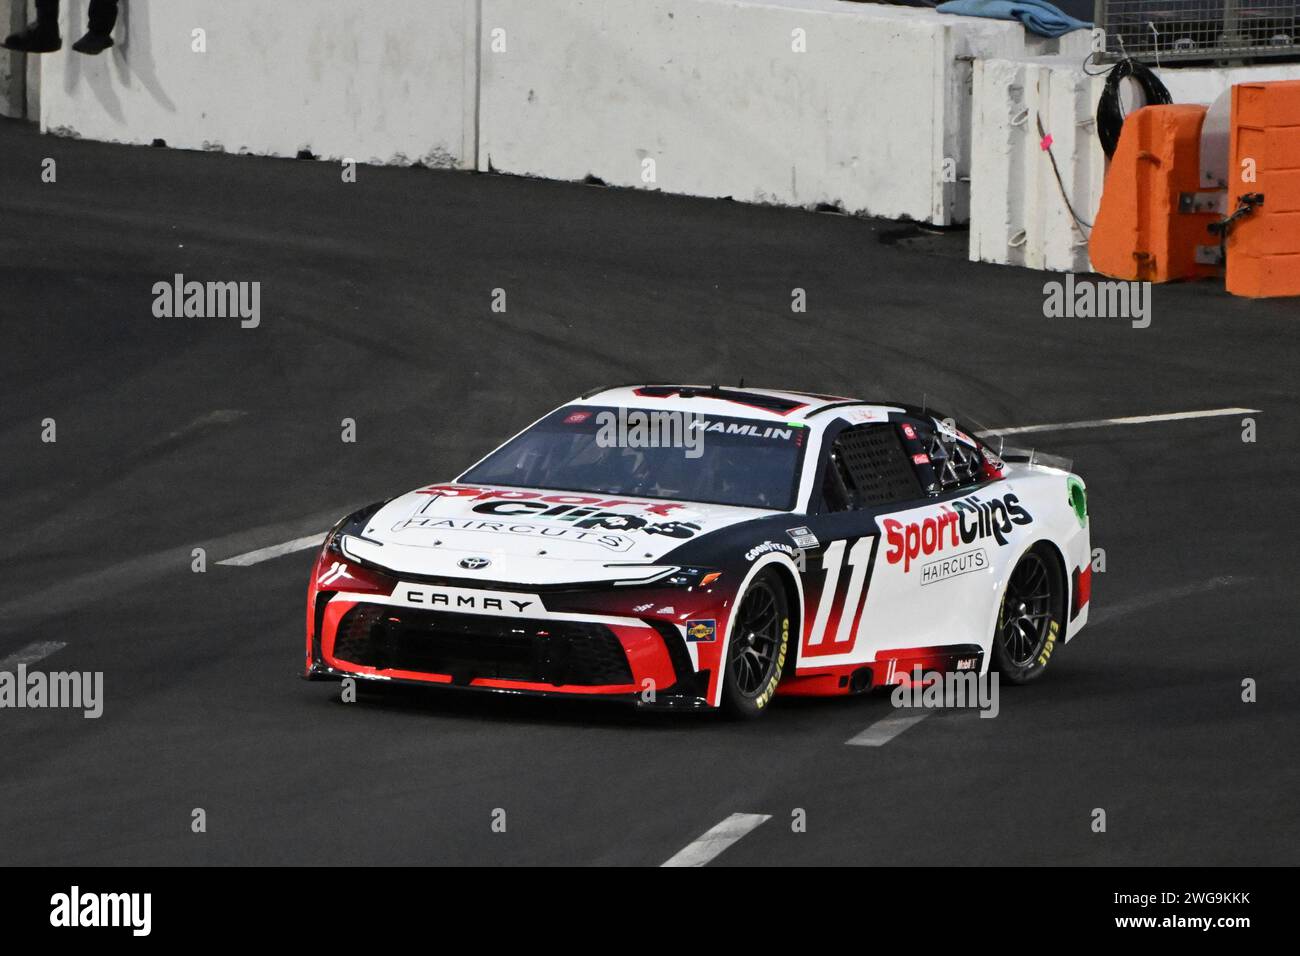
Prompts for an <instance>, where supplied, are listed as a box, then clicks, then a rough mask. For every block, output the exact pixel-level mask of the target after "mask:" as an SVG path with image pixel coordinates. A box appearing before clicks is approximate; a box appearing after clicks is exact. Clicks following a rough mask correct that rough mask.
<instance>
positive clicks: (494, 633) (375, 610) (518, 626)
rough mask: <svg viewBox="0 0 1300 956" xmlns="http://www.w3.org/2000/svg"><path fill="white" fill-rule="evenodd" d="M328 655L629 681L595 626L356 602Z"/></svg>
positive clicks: (489, 673) (386, 666)
mask: <svg viewBox="0 0 1300 956" xmlns="http://www.w3.org/2000/svg"><path fill="white" fill-rule="evenodd" d="M334 657H335V659H337V660H343V661H349V662H351V663H353V664H361V665H364V666H366V667H375V668H379V669H381V670H406V671H416V672H418V673H422V674H447V675H449V676H450V677H451V678H452V682H453V683H457V684H468V683H469V682H470V681H473V680H475V679H476V678H495V679H498V680H517V681H528V682H530V683H537V684H556V685H559V684H572V685H579V686H596V685H607V684H630V683H632V670H631V668H630V667H629V666H628V662H627V655H626V654H625V653H624V651H623V645H622V643H621V642H620V641H619V639H618V637H617V636H616V635H615V634H614V632H613V631H611V630H610V629H609V628H607V627H605V626H604V625H601V624H582V623H575V622H565V621H539V620H517V619H513V618H497V617H489V616H483V615H476V614H452V613H444V612H441V611H421V610H414V609H410V608H398V607H385V606H382V605H376V604H362V605H358V606H357V607H354V608H353V609H352V610H350V611H348V612H347V613H346V614H345V615H343V619H342V620H341V621H340V622H339V628H338V633H337V636H336V637H335V639H334Z"/></svg>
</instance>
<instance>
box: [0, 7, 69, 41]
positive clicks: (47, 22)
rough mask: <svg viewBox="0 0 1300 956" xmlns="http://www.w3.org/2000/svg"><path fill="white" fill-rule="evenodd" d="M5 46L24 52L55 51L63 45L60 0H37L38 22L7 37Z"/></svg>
mask: <svg viewBox="0 0 1300 956" xmlns="http://www.w3.org/2000/svg"><path fill="white" fill-rule="evenodd" d="M4 46H6V47H8V48H9V49H10V50H19V51H21V52H23V53H53V52H54V51H55V50H58V49H60V48H61V47H62V46H63V39H62V38H61V37H60V36H59V0H36V22H35V23H33V24H32V25H31V26H29V27H28V28H27V29H26V30H22V31H20V32H18V33H14V34H11V35H10V36H8V37H6V38H5V42H4Z"/></svg>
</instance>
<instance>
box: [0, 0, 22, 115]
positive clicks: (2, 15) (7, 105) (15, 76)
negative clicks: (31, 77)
mask: <svg viewBox="0 0 1300 956" xmlns="http://www.w3.org/2000/svg"><path fill="white" fill-rule="evenodd" d="M26 19H27V2H26V0H0V36H8V35H9V34H10V33H13V32H14V31H15V30H19V29H21V28H22V27H23V25H24V21H25V20H26ZM25 74H26V63H25V62H24V58H23V57H22V56H21V55H20V54H18V53H10V52H9V51H8V50H5V49H0V116H5V117H8V118H10V119H22V118H23V117H24V116H25V115H26V113H27V109H26V96H27V91H26V86H27V83H26V75H25Z"/></svg>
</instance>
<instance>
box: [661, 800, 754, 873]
mask: <svg viewBox="0 0 1300 956" xmlns="http://www.w3.org/2000/svg"><path fill="white" fill-rule="evenodd" d="M770 819H772V815H771V814H770V813H733V814H732V815H731V816H729V817H727V819H725V820H723V821H722V822H721V823H719V824H718V825H717V826H715V827H714V828H713V829H711V830H709V831H708V832H707V833H705V834H704V835H702V836H701V837H699V838H698V839H696V840H694V841H692V842H691V843H688V844H687V845H686V846H684V847H683V848H682V849H681V850H679V851H678V852H677V853H675V854H674V855H673V857H672V858H671V859H669V860H667V861H666V862H664V863H662V864H660V865H661V866H704V865H705V864H706V863H708V862H709V861H710V860H712V859H714V858H715V857H716V856H717V855H718V854H719V853H721V852H722V851H723V850H725V849H727V847H729V846H731V845H732V844H733V843H735V842H736V841H737V840H739V839H740V838H741V837H743V836H744V835H745V834H746V833H748V832H749V831H751V830H753V829H754V828H755V827H757V826H759V825H761V824H763V823H766V822H767V821H768V820H770Z"/></svg>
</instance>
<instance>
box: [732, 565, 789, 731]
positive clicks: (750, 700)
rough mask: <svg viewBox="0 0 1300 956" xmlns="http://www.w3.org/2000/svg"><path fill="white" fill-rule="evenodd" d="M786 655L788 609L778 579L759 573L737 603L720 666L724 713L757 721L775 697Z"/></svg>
mask: <svg viewBox="0 0 1300 956" xmlns="http://www.w3.org/2000/svg"><path fill="white" fill-rule="evenodd" d="M789 649H790V606H789V601H788V599H787V598H786V593H785V588H784V587H782V585H781V579H780V578H779V577H778V576H777V573H776V572H775V571H773V570H771V569H768V570H765V571H760V572H759V573H758V574H757V575H756V576H755V577H754V579H753V580H752V581H750V582H749V587H747V588H746V589H745V593H744V595H743V596H742V597H741V598H740V600H739V601H737V602H736V621H735V624H734V626H733V627H732V629H731V640H730V641H729V642H728V644H727V650H726V653H727V659H726V661H725V662H724V665H723V683H722V708H723V710H724V711H726V712H727V713H728V714H730V715H731V716H732V717H739V718H743V719H750V720H752V719H753V718H755V717H761V716H762V715H763V713H764V711H765V710H766V709H767V706H768V705H769V704H770V703H771V702H772V697H773V696H774V695H775V694H776V687H777V684H779V683H780V682H781V672H782V670H784V668H785V662H786V656H787V654H788V653H789Z"/></svg>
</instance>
